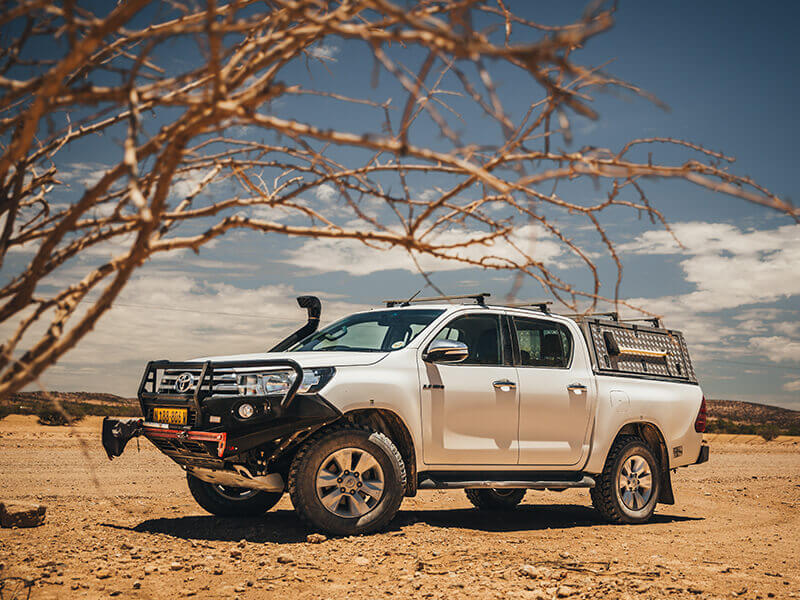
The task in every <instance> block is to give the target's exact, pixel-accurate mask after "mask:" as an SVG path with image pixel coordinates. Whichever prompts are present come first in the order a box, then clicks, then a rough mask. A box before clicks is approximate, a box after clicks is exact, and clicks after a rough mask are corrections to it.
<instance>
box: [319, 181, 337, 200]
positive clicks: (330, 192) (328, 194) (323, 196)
mask: <svg viewBox="0 0 800 600" xmlns="http://www.w3.org/2000/svg"><path fill="white" fill-rule="evenodd" d="M314 195H315V196H316V197H317V199H318V200H322V201H323V202H330V201H331V200H333V199H334V198H335V197H336V189H335V188H334V187H333V186H332V185H330V184H327V183H323V184H322V185H320V186H318V187H316V188H314Z"/></svg>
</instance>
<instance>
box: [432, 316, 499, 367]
mask: <svg viewBox="0 0 800 600" xmlns="http://www.w3.org/2000/svg"><path fill="white" fill-rule="evenodd" d="M434 340H454V341H456V342H464V343H465V344H466V345H467V348H469V357H468V358H467V359H466V360H465V361H463V362H460V363H456V364H460V365H501V364H503V352H502V345H501V337H500V320H499V318H498V317H497V315H464V316H463V317H456V318H455V319H453V320H452V321H450V322H449V323H448V324H447V325H445V326H444V328H443V329H442V330H441V331H439V333H438V334H437V335H436V337H435V338H434Z"/></svg>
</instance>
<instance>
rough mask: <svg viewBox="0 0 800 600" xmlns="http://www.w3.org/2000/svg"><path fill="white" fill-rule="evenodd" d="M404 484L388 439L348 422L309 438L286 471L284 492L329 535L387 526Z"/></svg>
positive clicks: (399, 460) (401, 465) (302, 514)
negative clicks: (287, 485) (287, 472)
mask: <svg viewBox="0 0 800 600" xmlns="http://www.w3.org/2000/svg"><path fill="white" fill-rule="evenodd" d="M405 487H406V471H405V465H404V463H403V459H402V458H401V456H400V453H399V452H398V450H397V448H396V447H395V445H394V444H393V443H392V441H391V440H390V439H389V438H388V437H386V436H385V435H384V434H382V433H379V432H376V431H371V430H369V429H366V428H361V427H359V426H357V425H352V424H347V425H342V426H340V427H338V428H335V429H331V430H327V431H324V432H322V433H320V434H319V435H317V436H314V437H313V438H312V439H311V440H309V441H308V442H307V443H306V444H305V445H304V446H303V447H302V448H301V449H300V451H299V452H298V453H297V456H296V457H295V459H294V461H293V462H292V468H291V470H290V472H289V494H290V495H291V498H292V504H294V508H295V510H296V511H297V513H298V515H299V516H300V517H301V518H302V519H304V520H305V521H307V522H308V523H309V524H310V525H311V526H312V527H314V528H316V529H321V530H323V531H326V532H328V533H332V534H334V535H355V534H360V533H368V532H372V531H377V530H379V529H382V528H383V527H385V526H386V525H388V524H389V522H390V521H391V520H392V518H393V517H394V516H395V514H396V513H397V510H398V509H399V508H400V503H401V502H402V501H403V495H404V493H405Z"/></svg>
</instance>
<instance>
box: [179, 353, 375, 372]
mask: <svg viewBox="0 0 800 600" xmlns="http://www.w3.org/2000/svg"><path fill="white" fill-rule="evenodd" d="M387 354H388V352H334V351H331V352H325V351H320V352H258V353H256V354H231V355H228V356H205V357H203V358H195V359H192V360H191V361H190V362H205V361H207V360H212V361H215V360H216V361H237V360H241V361H245V360H265V359H270V358H281V359H287V358H288V359H290V360H293V361H295V362H297V364H299V365H300V366H301V367H303V368H304V369H305V368H309V369H310V368H314V367H361V366H366V365H374V364H375V363H376V362H378V361H380V360H382V359H384V358H386V355H387Z"/></svg>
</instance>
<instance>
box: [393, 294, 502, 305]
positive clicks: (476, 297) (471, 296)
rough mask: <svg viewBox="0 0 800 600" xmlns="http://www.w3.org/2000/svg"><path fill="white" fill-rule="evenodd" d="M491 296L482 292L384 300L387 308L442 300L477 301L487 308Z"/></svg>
mask: <svg viewBox="0 0 800 600" xmlns="http://www.w3.org/2000/svg"><path fill="white" fill-rule="evenodd" d="M489 296H491V294H489V293H488V292H481V293H479V294H464V295H462V296H431V297H430V298H414V297H413V296H412V297H411V298H409V299H407V300H384V302H385V303H386V308H392V307H393V306H409V305H411V304H416V303H418V302H438V301H440V300H475V302H476V303H477V304H480V305H481V306H486V298H488V297H489Z"/></svg>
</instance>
